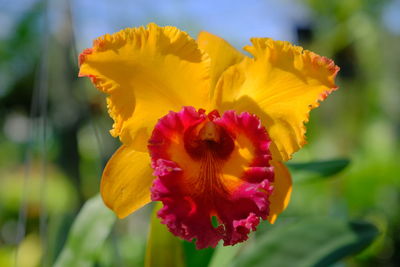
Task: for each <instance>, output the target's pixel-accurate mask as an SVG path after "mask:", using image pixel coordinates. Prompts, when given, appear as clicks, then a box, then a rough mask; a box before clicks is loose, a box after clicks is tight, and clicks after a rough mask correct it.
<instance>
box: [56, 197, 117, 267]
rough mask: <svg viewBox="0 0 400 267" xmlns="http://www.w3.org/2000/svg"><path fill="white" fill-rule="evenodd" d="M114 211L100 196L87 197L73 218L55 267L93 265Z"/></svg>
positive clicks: (112, 223)
mask: <svg viewBox="0 0 400 267" xmlns="http://www.w3.org/2000/svg"><path fill="white" fill-rule="evenodd" d="M115 219H116V217H115V215H114V213H113V212H112V211H111V210H109V209H108V208H107V207H106V206H105V205H104V203H103V200H102V199H101V197H100V196H95V197H93V198H91V199H89V200H88V201H87V202H86V203H85V205H84V206H83V207H82V209H81V211H80V212H79V214H78V216H77V218H76V219H75V221H74V223H73V225H72V228H71V230H70V233H69V235H68V239H67V242H66V244H65V246H64V248H63V250H62V251H61V254H60V256H59V257H58V259H57V261H56V263H55V265H54V266H55V267H70V266H75V267H86V266H93V264H94V263H95V261H96V258H97V255H98V253H99V250H100V249H101V246H102V245H103V243H104V241H105V240H106V238H107V236H108V235H109V233H110V231H111V229H112V227H113V225H114V222H115Z"/></svg>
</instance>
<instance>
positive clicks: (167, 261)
mask: <svg viewBox="0 0 400 267" xmlns="http://www.w3.org/2000/svg"><path fill="white" fill-rule="evenodd" d="M161 207H162V203H161V202H157V204H156V206H155V207H154V211H153V215H152V216H151V225H150V232H149V238H148V240H147V249H146V259H145V266H146V267H156V266H163V267H183V266H185V264H184V260H183V249H182V241H181V240H180V239H178V238H177V237H175V236H174V235H173V234H171V233H170V232H169V231H168V229H167V227H166V226H165V225H164V224H162V223H161V222H160V219H158V218H157V211H158V210H159V209H160V208H161Z"/></svg>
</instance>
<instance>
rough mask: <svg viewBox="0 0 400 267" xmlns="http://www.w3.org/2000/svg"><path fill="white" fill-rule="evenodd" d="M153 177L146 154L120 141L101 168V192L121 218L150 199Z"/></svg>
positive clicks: (108, 204) (148, 157)
mask: <svg viewBox="0 0 400 267" xmlns="http://www.w3.org/2000/svg"><path fill="white" fill-rule="evenodd" d="M153 179H154V177H153V175H152V168H151V167H150V156H149V154H147V153H144V152H138V151H135V150H133V149H132V148H131V147H127V146H125V145H122V146H121V147H120V148H119V149H118V150H117V151H116V152H115V153H114V155H113V156H112V157H111V159H110V160H109V161H108V163H107V166H106V167H105V169H104V171H103V177H102V179H101V186H100V192H101V196H102V198H103V200H104V203H105V204H106V205H107V206H108V207H109V208H110V209H112V210H113V211H114V212H115V213H116V214H117V216H118V217H119V218H124V217H126V216H128V215H129V214H131V213H132V212H134V211H135V210H137V209H139V208H141V207H142V206H144V205H146V204H147V203H149V202H150V187H151V185H152V183H153Z"/></svg>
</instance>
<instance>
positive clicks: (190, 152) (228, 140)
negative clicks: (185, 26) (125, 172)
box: [148, 107, 274, 248]
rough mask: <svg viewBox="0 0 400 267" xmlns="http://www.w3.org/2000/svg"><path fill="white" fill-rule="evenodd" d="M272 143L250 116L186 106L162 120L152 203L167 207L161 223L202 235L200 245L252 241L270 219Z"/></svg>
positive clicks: (153, 147)
mask: <svg viewBox="0 0 400 267" xmlns="http://www.w3.org/2000/svg"><path fill="white" fill-rule="evenodd" d="M269 143H270V139H269V137H268V135H267V132H266V130H265V128H264V127H262V126H261V124H260V120H259V119H258V118H257V117H256V116H254V115H252V114H249V113H247V112H243V113H240V114H237V113H236V112H235V111H226V112H224V114H222V116H220V115H219V114H218V112H217V111H213V112H211V113H209V114H206V112H205V110H203V109H199V110H196V109H195V108H193V107H184V108H183V109H182V110H181V111H179V112H172V111H171V112H170V113H168V114H167V115H166V116H164V117H162V118H161V119H160V120H159V121H158V123H157V124H156V126H155V128H154V130H153V133H152V136H151V138H150V140H149V145H148V148H149V152H150V155H151V159H152V167H153V168H154V175H155V176H157V178H156V179H155V180H154V184H153V186H152V188H151V191H152V195H151V198H152V200H155V201H162V202H163V204H164V207H163V208H162V209H161V210H160V211H159V213H158V216H159V217H160V218H161V219H162V222H163V223H164V224H167V226H168V228H169V229H170V231H172V232H173V233H174V234H175V235H178V236H180V237H182V238H184V239H186V240H189V241H190V240H192V239H193V238H196V239H197V247H198V248H204V247H207V246H212V247H215V245H216V244H217V243H218V241H219V240H220V239H223V240H224V244H225V245H227V244H230V245H233V244H236V243H238V242H241V241H243V240H246V239H247V235H248V234H249V232H250V231H252V230H255V227H256V226H257V224H258V222H259V218H266V217H267V216H268V214H269V196H270V195H271V192H272V190H273V187H272V183H273V179H274V172H273V169H272V168H271V166H270V164H269V161H270V160H271V153H270V151H269ZM214 216H215V217H214ZM211 218H217V220H218V223H219V224H220V225H219V226H217V227H215V226H213V224H212V223H211Z"/></svg>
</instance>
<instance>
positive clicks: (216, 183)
mask: <svg viewBox="0 0 400 267" xmlns="http://www.w3.org/2000/svg"><path fill="white" fill-rule="evenodd" d="M219 117H220V116H219V114H218V112H217V111H213V112H211V113H210V114H209V115H208V116H207V119H206V120H204V121H202V122H200V123H197V124H195V125H192V126H191V127H189V128H188V129H187V130H186V131H185V132H184V146H185V150H186V152H187V153H188V154H189V155H190V156H191V158H192V159H193V160H195V161H200V169H199V172H198V175H197V177H196V179H194V181H193V188H194V190H193V192H195V196H197V195H198V196H202V197H203V200H205V201H211V200H212V199H213V198H215V195H216V194H222V195H226V194H228V190H227V188H226V187H225V186H224V184H223V182H222V181H221V180H222V172H221V170H222V165H223V160H226V159H228V158H229V156H230V155H231V153H232V151H233V149H234V141H233V138H232V137H231V136H230V134H229V132H228V131H227V130H226V129H225V128H224V127H223V126H221V125H218V124H217V123H216V122H215V120H217V119H218V118H219ZM204 196H207V197H206V198H204Z"/></svg>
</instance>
